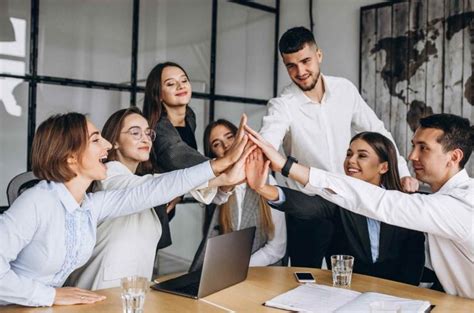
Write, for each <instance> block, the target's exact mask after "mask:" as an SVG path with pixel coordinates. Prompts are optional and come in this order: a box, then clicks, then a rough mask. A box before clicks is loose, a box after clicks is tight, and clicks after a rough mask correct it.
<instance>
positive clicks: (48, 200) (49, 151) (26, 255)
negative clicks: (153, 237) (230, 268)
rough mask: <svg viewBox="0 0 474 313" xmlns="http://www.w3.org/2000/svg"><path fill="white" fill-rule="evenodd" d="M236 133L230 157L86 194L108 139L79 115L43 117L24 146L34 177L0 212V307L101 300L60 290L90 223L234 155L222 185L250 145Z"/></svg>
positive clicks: (209, 172) (89, 237) (88, 236)
mask: <svg viewBox="0 0 474 313" xmlns="http://www.w3.org/2000/svg"><path fill="white" fill-rule="evenodd" d="M242 124H245V121H244V122H243V123H242ZM239 135H240V136H239V139H241V140H240V141H239V142H238V144H237V145H236V146H235V147H236V148H235V149H234V150H232V151H233V156H226V158H221V159H219V160H211V161H208V162H204V163H201V164H198V165H196V166H194V167H191V168H188V169H183V170H179V171H174V172H170V173H167V174H163V175H161V176H160V177H156V178H152V179H149V180H147V181H146V182H144V183H143V184H140V185H138V186H136V187H133V188H126V189H121V190H110V191H102V192H96V193H93V194H90V193H86V190H87V189H88V188H89V186H90V184H91V183H92V182H93V181H94V180H103V179H105V178H106V177H107V175H106V174H107V168H106V166H105V165H104V164H103V162H104V160H106V159H107V155H108V150H109V149H110V148H111V145H110V143H109V142H108V141H107V140H105V139H104V138H103V137H102V136H101V135H100V133H99V131H98V130H97V128H96V127H95V126H94V125H93V124H92V123H91V122H90V121H88V120H87V119H86V117H85V116H84V115H83V114H79V113H68V114H62V115H55V116H52V117H50V118H48V119H47V120H46V121H44V122H43V123H41V125H40V126H39V127H38V130H37V131H36V135H35V137H34V140H33V146H32V168H33V172H34V173H35V175H36V176H37V177H39V178H40V179H42V181H40V182H39V183H38V184H37V185H36V186H34V187H32V188H30V189H28V190H26V191H25V192H24V193H23V194H21V195H20V197H18V199H17V200H16V201H15V202H14V203H13V204H12V206H11V207H10V208H9V209H8V210H7V211H6V212H5V213H4V214H3V215H1V216H0V233H1V234H2V235H1V236H0V247H2V248H1V249H0V305H5V304H20V305H26V306H51V305H53V304H57V305H71V304H79V303H94V302H97V301H101V300H103V299H104V298H105V297H104V296H101V295H98V294H96V293H93V292H90V291H87V290H83V289H79V288H69V287H64V288H62V285H63V283H64V282H65V280H66V278H67V277H68V276H69V274H71V273H72V272H73V271H74V270H75V269H77V268H79V267H81V266H82V265H84V264H85V263H86V262H87V260H88V259H89V257H90V256H91V254H92V250H93V248H94V246H95V243H96V228H97V224H99V223H101V222H103V221H104V220H106V219H110V218H114V217H119V216H123V215H128V214H132V213H137V212H140V211H142V210H146V209H149V208H150V207H153V206H156V205H159V204H162V203H167V202H169V201H171V200H172V199H174V198H175V197H177V196H179V195H182V194H183V193H186V192H188V191H189V190H191V189H194V188H196V187H198V186H200V185H201V184H203V183H205V182H206V181H209V180H210V179H213V178H214V177H215V176H216V174H220V173H222V172H223V171H224V170H226V169H227V168H229V167H230V166H231V165H232V164H233V160H236V159H237V158H239V161H238V162H236V163H235V165H234V166H233V167H231V168H230V170H228V172H227V173H224V174H223V175H220V176H219V177H222V178H221V183H222V184H231V183H235V181H240V180H242V179H243V178H242V177H241V176H239V175H235V176H234V177H232V175H231V173H233V174H235V173H240V172H241V171H242V169H243V167H244V165H243V163H245V158H246V156H247V155H248V153H249V151H251V149H247V150H246V151H245V153H244V147H245V145H246V144H247V137H246V136H245V135H244V134H243V133H242V132H240V133H239ZM243 175H245V174H243ZM243 177H245V176H243ZM127 253H128V252H127V251H124V252H123V255H124V256H125V255H127Z"/></svg>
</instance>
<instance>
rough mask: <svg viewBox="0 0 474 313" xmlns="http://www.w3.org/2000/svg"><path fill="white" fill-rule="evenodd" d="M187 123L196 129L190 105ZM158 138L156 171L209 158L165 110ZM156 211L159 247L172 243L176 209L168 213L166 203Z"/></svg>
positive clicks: (159, 126) (155, 147)
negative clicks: (192, 144) (171, 224)
mask: <svg viewBox="0 0 474 313" xmlns="http://www.w3.org/2000/svg"><path fill="white" fill-rule="evenodd" d="M185 123H186V124H187V125H189V127H190V128H191V130H192V131H193V133H194V131H195V130H196V115H195V114H194V111H193V110H192V109H191V108H190V107H189V106H188V107H187V108H186V116H185ZM155 131H156V139H155V141H154V142H153V151H152V162H153V169H154V171H155V172H160V173H165V172H170V171H174V170H178V169H183V168H188V167H191V166H194V165H197V164H199V163H202V162H204V161H206V160H208V158H206V157H205V156H203V155H202V154H201V153H199V152H198V151H197V150H195V149H194V148H192V147H190V146H188V145H187V144H186V143H185V142H184V141H183V140H182V139H181V136H180V135H179V132H178V131H177V130H176V128H175V127H174V126H173V124H171V122H170V120H169V119H168V115H167V114H166V112H163V114H162V116H161V118H160V120H159V121H158V123H157V125H156V128H155ZM155 212H156V214H157V215H158V217H159V218H160V221H161V224H162V229H163V232H162V235H161V238H160V242H159V243H158V249H161V248H165V247H167V246H169V245H171V243H172V240H171V232H170V228H169V222H170V221H171V219H172V218H173V217H174V215H175V210H173V211H171V212H170V213H168V214H167V213H166V204H163V205H161V206H158V207H155Z"/></svg>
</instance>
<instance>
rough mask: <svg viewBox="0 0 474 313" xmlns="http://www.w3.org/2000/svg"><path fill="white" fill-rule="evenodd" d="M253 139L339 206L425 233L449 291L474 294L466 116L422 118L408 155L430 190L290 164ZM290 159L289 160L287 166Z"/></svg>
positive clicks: (471, 138)
mask: <svg viewBox="0 0 474 313" xmlns="http://www.w3.org/2000/svg"><path fill="white" fill-rule="evenodd" d="M248 131H249V132H251V133H252V134H253V135H254V136H257V137H258V139H255V138H251V139H252V140H253V141H254V142H256V143H257V145H258V146H259V147H261V149H262V150H263V152H264V153H265V155H266V156H267V157H268V158H269V159H270V160H271V163H272V168H273V169H274V170H276V171H281V170H282V168H285V167H289V168H288V171H289V177H290V178H292V179H294V180H296V181H297V182H299V183H300V184H302V185H305V190H307V192H311V193H315V194H318V195H320V196H321V197H323V198H325V199H327V200H329V201H331V202H333V203H336V204H337V205H339V206H341V207H343V208H345V209H347V210H349V211H352V212H355V213H358V214H362V215H365V216H367V217H370V218H373V219H376V220H379V221H382V222H385V223H387V224H392V225H396V226H400V227H404V228H409V229H413V230H418V231H422V232H425V233H427V238H428V248H429V255H430V259H431V265H432V267H433V269H434V271H435V273H436V275H437V277H438V279H439V281H440V282H441V285H442V286H443V288H444V290H445V291H446V292H447V293H448V294H452V295H458V296H461V297H467V298H471V299H474V279H473V273H474V179H472V178H470V177H469V176H468V174H467V172H466V170H465V169H464V165H465V164H466V163H467V161H468V160H469V157H470V155H471V153H472V149H473V145H474V127H473V126H471V125H470V122H469V120H467V119H465V118H462V117H459V116H455V115H451V114H436V115H431V116H429V117H425V118H423V119H421V120H420V127H419V128H418V129H417V130H416V132H415V134H414V136H413V139H412V143H413V150H412V152H411V153H410V156H409V159H410V160H411V161H412V163H413V167H414V169H415V173H416V178H418V179H419V180H420V181H422V182H425V183H427V184H429V185H430V187H431V190H432V192H433V193H432V194H430V195H423V194H406V193H402V192H399V191H394V190H385V189H382V188H380V187H377V186H374V185H371V184H368V183H366V182H364V181H361V180H359V179H354V178H352V177H348V176H345V175H341V174H338V173H329V172H327V171H324V170H321V169H316V168H313V167H312V168H308V167H305V166H303V165H299V164H291V163H292V162H291V161H290V162H288V160H287V159H286V158H285V157H283V156H281V155H280V154H279V153H278V151H276V150H275V148H274V147H273V146H272V145H271V144H269V143H267V142H264V140H263V138H262V137H261V136H259V135H258V134H257V133H256V132H254V131H252V130H251V129H248ZM288 163H290V164H289V165H288Z"/></svg>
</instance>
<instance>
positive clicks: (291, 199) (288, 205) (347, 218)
mask: <svg viewBox="0 0 474 313" xmlns="http://www.w3.org/2000/svg"><path fill="white" fill-rule="evenodd" d="M397 168H398V167H397V157H396V150H395V146H394V145H393V143H392V142H391V141H390V140H389V139H388V138H386V137H384V136H383V135H381V134H378V133H373V132H363V133H359V134H357V135H356V136H354V137H353V138H352V140H351V143H350V146H349V149H348V150H347V156H346V159H345V161H344V170H345V172H346V175H349V176H352V177H354V178H358V179H362V180H364V181H367V182H369V183H373V184H376V185H379V186H383V187H384V188H386V189H395V190H399V191H401V190H402V188H401V185H400V177H399V174H398V171H397ZM247 179H248V180H252V178H249V177H247ZM249 184H251V185H252V187H254V188H256V190H257V192H259V193H260V194H261V195H262V196H264V197H265V198H267V199H269V200H271V201H270V205H272V206H273V207H275V208H277V209H279V210H282V211H284V212H286V213H287V214H290V215H294V216H296V217H298V218H301V219H312V218H327V219H330V220H331V221H333V223H334V232H335V233H334V235H333V238H332V242H331V244H330V248H329V251H328V254H329V255H330V254H349V255H352V256H354V257H355V262H354V272H355V273H360V274H365V275H371V276H375V277H380V278H386V279H391V280H396V281H400V282H404V283H409V284H412V285H418V283H419V282H420V278H421V275H422V271H423V266H424V262H425V254H424V240H425V237H424V234H423V233H420V232H417V231H413V230H408V229H405V228H401V227H396V226H392V225H388V224H385V223H381V222H379V221H375V220H372V219H370V218H367V217H364V216H362V215H359V214H355V213H352V212H350V211H347V210H344V209H343V208H341V207H339V206H337V205H335V204H333V203H332V202H329V201H327V200H324V199H322V198H320V197H319V196H308V195H306V194H303V193H301V192H298V191H295V190H291V189H288V188H281V187H278V188H280V190H278V189H277V187H274V186H270V185H264V184H263V183H262V180H261V179H260V182H258V183H250V181H249ZM279 192H280V193H279ZM315 197H318V198H319V199H318V201H314V200H315ZM275 200H280V201H275ZM272 201H275V202H272ZM282 201H284V202H282ZM281 202H282V203H281ZM394 210H396V208H394ZM328 264H329V266H330V262H328Z"/></svg>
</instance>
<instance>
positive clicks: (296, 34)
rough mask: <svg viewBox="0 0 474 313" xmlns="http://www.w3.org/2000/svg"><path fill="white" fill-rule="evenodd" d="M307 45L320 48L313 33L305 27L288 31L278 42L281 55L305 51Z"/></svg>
mask: <svg viewBox="0 0 474 313" xmlns="http://www.w3.org/2000/svg"><path fill="white" fill-rule="evenodd" d="M305 45H314V46H316V47H317V46H318V45H317V44H316V40H315V39H314V35H313V33H312V32H311V31H310V30H309V29H307V28H305V27H303V26H299V27H293V28H290V29H288V30H287V31H286V32H285V33H284V34H283V35H282V36H281V38H280V41H279V42H278V48H279V49H280V54H283V53H286V54H288V53H295V52H297V51H300V50H301V49H303V48H304V46H305Z"/></svg>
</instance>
